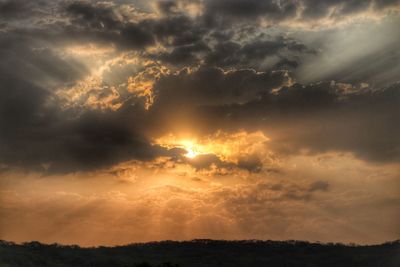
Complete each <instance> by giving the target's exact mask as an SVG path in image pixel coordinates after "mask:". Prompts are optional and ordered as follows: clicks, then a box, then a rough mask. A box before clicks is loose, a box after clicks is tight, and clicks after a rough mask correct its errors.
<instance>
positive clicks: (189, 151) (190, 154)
mask: <svg viewBox="0 0 400 267" xmlns="http://www.w3.org/2000/svg"><path fill="white" fill-rule="evenodd" d="M185 150H186V151H187V153H186V154H185V157H187V158H190V159H193V158H195V157H196V156H197V155H198V153H197V152H195V151H194V150H193V149H191V148H185Z"/></svg>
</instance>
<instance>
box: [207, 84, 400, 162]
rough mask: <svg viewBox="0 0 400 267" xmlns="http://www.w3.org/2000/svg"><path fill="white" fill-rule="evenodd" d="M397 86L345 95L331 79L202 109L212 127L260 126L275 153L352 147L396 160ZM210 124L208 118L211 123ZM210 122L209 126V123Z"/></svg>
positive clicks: (399, 152) (367, 155)
mask: <svg viewBox="0 0 400 267" xmlns="http://www.w3.org/2000/svg"><path fill="white" fill-rule="evenodd" d="M399 89H400V87H399V84H398V83H397V84H394V85H392V86H390V87H388V88H384V89H381V90H377V91H373V90H366V91H365V92H362V91H361V92H357V93H352V94H346V93H344V92H343V91H341V88H340V86H337V85H332V84H330V83H319V84H315V85H308V86H302V85H299V84H296V85H294V86H291V87H286V88H283V89H282V90H281V91H279V92H278V93H277V94H271V93H266V94H265V95H264V96H263V97H261V98H260V99H259V100H256V101H250V102H248V103H246V104H244V105H231V106H225V107H209V108H204V109H203V112H205V114H206V115H205V116H206V117H208V118H216V121H215V126H214V127H220V128H225V129H230V130H235V129H240V128H244V129H253V130H256V129H263V130H264V131H265V134H266V135H267V136H269V137H271V141H270V142H269V143H268V146H269V147H270V148H271V149H273V150H275V151H277V152H279V153H283V154H285V153H287V154H293V153H300V152H301V151H308V152H309V153H324V152H329V151H346V152H352V153H354V154H355V155H356V156H358V157H359V158H362V159H365V160H371V161H376V162H397V161H399V160H400V147H399V143H398V136H399V134H400V127H398V126H397V124H395V123H394V122H395V121H398V120H399V119H400V108H399V103H400V94H399V92H400V90H399ZM210 125H212V123H210ZM210 127H211V126H210Z"/></svg>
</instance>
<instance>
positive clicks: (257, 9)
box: [205, 0, 400, 22]
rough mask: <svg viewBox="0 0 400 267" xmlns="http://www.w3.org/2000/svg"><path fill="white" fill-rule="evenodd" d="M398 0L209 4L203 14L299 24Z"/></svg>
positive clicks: (224, 0)
mask: <svg viewBox="0 0 400 267" xmlns="http://www.w3.org/2000/svg"><path fill="white" fill-rule="evenodd" d="M399 3H400V2H399V1H398V0H390V1H380V0H367V1H357V0H351V1H348V0H340V1H332V0H299V1H296V0H283V1H267V0H208V1H206V4H205V7H206V14H207V15H208V16H210V17H214V18H215V17H220V18H224V19H225V18H228V19H232V18H233V19H246V20H249V19H255V18H264V19H267V20H271V21H275V22H276V21H282V20H288V19H293V17H296V15H298V16H299V18H300V19H301V20H304V21H307V20H313V19H321V18H328V17H330V18H341V17H342V16H346V15H351V14H356V13H358V12H361V11H368V10H369V9H370V8H371V9H372V10H379V9H384V8H388V7H393V6H396V5H398V4H399Z"/></svg>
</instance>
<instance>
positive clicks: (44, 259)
mask: <svg viewBox="0 0 400 267" xmlns="http://www.w3.org/2000/svg"><path fill="white" fill-rule="evenodd" d="M19 266H21V267H31V266H34V267H36V266H50V267H53V266H54V267H56V266H57V267H70V266H71V267H72V266H73V267H80V266H82V267H83V266H84V267H153V266H154V267H159V266H160V267H176V266H179V267H206V266H207V267H214V266H215V267H217V266H234V267H253V266H254V267H258V266H266V267H275V266H279V267H285V266H300V267H301V266H310V267H311V266H324V267H330V266H340V267H346V266H363V267H368V266H371V267H375V266H376V267H378V266H379V267H399V266H400V241H395V242H390V243H384V244H381V245H369V246H358V245H343V244H333V243H329V244H321V243H309V242H304V241H258V240H247V241H218V240H193V241H182V242H178V241H162V242H151V243H140V244H131V245H126V246H117V247H94V248H81V247H79V246H75V245H72V246H63V245H59V244H51V245H46V244H41V243H39V242H30V243H24V244H15V243H12V242H7V241H0V267H19Z"/></svg>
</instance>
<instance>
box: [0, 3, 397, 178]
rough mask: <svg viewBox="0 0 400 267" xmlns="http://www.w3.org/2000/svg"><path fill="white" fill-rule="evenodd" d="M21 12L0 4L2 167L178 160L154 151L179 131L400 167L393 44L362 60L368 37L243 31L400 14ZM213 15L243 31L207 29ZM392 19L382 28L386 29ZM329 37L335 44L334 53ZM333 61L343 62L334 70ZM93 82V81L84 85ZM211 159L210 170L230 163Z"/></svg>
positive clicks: (347, 6)
mask: <svg viewBox="0 0 400 267" xmlns="http://www.w3.org/2000/svg"><path fill="white" fill-rule="evenodd" d="M44 2H46V1H44ZM44 2H40V3H44ZM18 3H19V4H18V5H16V4H15V3H14V2H10V1H1V2H0V12H1V13H2V14H3V16H1V20H2V24H1V25H2V26H1V31H0V44H1V47H2V50H1V51H0V55H1V58H2V61H1V63H0V81H1V85H0V97H1V100H0V101H1V108H0V121H1V123H2V125H5V127H4V128H5V130H2V132H1V133H0V143H1V148H0V149H1V152H2V153H1V156H0V157H1V158H0V160H1V161H2V163H5V164H7V165H14V166H19V167H21V166H23V167H24V168H27V169H30V168H33V169H38V168H39V169H40V168H42V167H41V166H42V165H43V164H46V165H47V164H50V168H49V170H51V171H60V172H69V171H71V172H72V171H77V170H89V169H96V168H104V167H108V166H111V165H114V164H117V163H119V162H121V161H127V160H132V159H137V160H143V161H151V160H154V158H157V157H159V156H170V157H176V156H177V151H174V152H173V151H169V150H168V149H165V148H162V147H159V146H157V145H154V144H152V139H155V138H158V137H160V136H162V135H164V134H166V133H168V132H177V131H181V130H186V131H188V132H194V133H196V134H201V133H206V134H212V133H214V132H216V131H218V130H221V131H223V132H228V133H229V132H235V131H239V130H246V131H249V132H251V131H257V130H262V131H264V133H265V135H266V136H268V137H271V142H270V144H269V145H270V149H271V150H273V151H274V152H276V153H282V154H287V155H289V154H297V153H302V152H304V151H306V152H307V153H323V152H326V151H331V150H334V151H346V152H352V153H354V154H355V155H357V156H358V157H360V158H362V159H365V160H370V161H374V162H394V161H396V160H398V159H399V148H398V145H397V143H396V136H397V135H398V134H399V128H398V127H396V126H393V122H394V121H397V120H398V115H397V114H399V112H398V105H397V102H396V101H398V99H399V96H398V93H397V92H398V83H395V82H396V81H397V76H398V75H397V68H396V67H395V66H397V65H398V64H397V65H396V62H397V61H398V58H397V56H396V53H395V52H393V53H394V54H393V53H392V51H394V50H393V48H394V47H397V46H396V44H397V42H396V41H394V39H396V38H395V37H396V35H395V34H392V33H389V32H388V31H381V28H380V26H376V28H374V33H378V32H379V33H380V35H379V36H380V38H378V39H380V40H381V41H377V42H376V45H371V46H370V47H369V48H368V49H367V48H366V49H364V50H363V49H361V50H363V51H362V53H358V52H356V51H355V50H357V49H358V48H359V47H360V45H357V42H359V41H360V40H362V41H363V42H364V43H369V42H367V41H368V40H369V39H370V38H371V37H370V34H368V32H367V31H366V30H365V29H364V28H363V27H361V28H363V30H362V31H361V33H359V34H358V35H356V37H353V38H348V39H346V40H348V43H347V42H346V41H340V40H342V39H343V38H341V37H342V36H341V35H340V34H339V33H340V31H339V30H338V29H335V30H332V31H324V30H318V29H317V30H316V31H314V32H310V31H308V30H303V32H304V36H303V37H301V36H297V35H295V34H292V33H291V32H290V31H285V30H284V28H281V27H283V26H280V27H272V28H271V27H270V28H268V27H263V26H262V25H263V24H262V22H259V21H253V22H251V23H250V22H243V20H244V19H246V18H249V17H253V18H255V17H257V18H260V19H261V18H263V17H265V16H267V17H269V18H270V19H272V20H274V21H275V22H276V23H278V22H279V21H281V22H283V21H285V20H288V19H290V18H292V17H293V16H294V14H298V13H299V12H300V11H299V10H300V9H299V8H300V7H302V8H304V10H303V11H302V13H301V16H300V18H301V19H307V20H312V19H317V18H321V17H326V16H327V13H326V12H328V11H329V12H330V10H332V9H333V8H336V11H335V12H336V13H340V14H341V16H345V15H346V16H350V15H349V14H353V13H358V12H362V11H363V10H365V9H366V8H367V7H366V6H368V8H369V9H371V8H372V9H373V10H375V11H376V12H378V9H379V10H384V9H390V10H392V9H393V8H396V6H397V5H398V3H397V1H379V2H378V1H369V2H367V4H365V2H364V4H360V3H358V2H357V3H356V2H353V1H346V2H344V1H339V2H334V3H333V2H331V1H319V2H318V3H314V2H312V1H305V0H304V1H296V2H292V1H276V2H274V1H273V2H271V1H268V2H267V1H239V0H237V1H226V0H217V1H212V2H211V1H206V2H205V3H204V6H203V7H204V8H203V9H202V8H199V6H201V4H199V2H196V3H194V2H193V3H192V4H195V6H196V10H197V8H199V10H197V11H199V12H197V11H196V12H195V13H196V15H193V14H192V13H190V12H188V9H187V8H188V5H183V4H182V3H181V2H179V1H178V2H173V1H167V2H162V3H159V4H158V9H159V13H157V12H155V13H150V12H145V11H144V10H140V9H139V8H138V7H135V6H134V5H127V4H124V5H123V4H121V3H119V2H117V3H113V4H110V3H107V2H93V1H55V2H52V4H51V5H40V4H39V2H37V3H36V2H35V3H25V2H23V3H22V2H18ZM46 3H47V2H46ZM50 10H52V12H50ZM200 11H201V12H200ZM379 12H380V11H379ZM382 12H383V11H382ZM336 13H335V14H336ZM210 14H215V15H217V16H216V17H219V16H220V17H224V16H226V17H229V19H233V20H235V21H236V22H237V23H238V24H225V23H222V22H221V23H219V22H218V18H217V21H210V20H209V19H210V18H209V15H210ZM335 16H336V15H335ZM337 16H339V15H337ZM393 16H394V17H393V18H390V19H387V20H386V21H385V20H382V23H383V24H382V25H390V27H391V29H392V28H393V27H394V26H393V25H394V24H395V23H394V22H396V21H397V20H398V19H397V18H396V16H395V15H393ZM27 22H29V23H27ZM260 23H261V24H260ZM26 25H29V27H27V26H26ZM368 25H369V24H368ZM287 27H289V28H290V27H291V26H290V25H289V26H287ZM365 27H367V26H365ZM382 27H383V26H382ZM349 29H350V28H349ZM393 29H394V28H393ZM349 31H350V32H352V31H353V30H349ZM393 32H394V30H393ZM389 35H390V36H392V37H388V36H389ZM315 36H317V37H318V38H314V37H315ZM327 36H329V38H328V40H333V39H334V40H336V41H335V42H331V43H332V44H331V45H327V44H326V43H325V41H321V39H324V38H325V37H327ZM308 37H313V38H308ZM339 37H340V38H339ZM393 38H394V39H393ZM308 39H310V40H311V41H307V40H308ZM339 39H340V40H339ZM312 40H314V41H312ZM315 40H317V41H315ZM77 45H78V46H83V47H89V48H88V49H91V48H90V47H96V48H102V47H103V48H104V47H107V48H110V49H111V50H112V52H108V53H107V55H104V56H103V57H102V56H93V57H92V58H90V60H89V59H87V58H85V60H87V61H85V60H83V56H79V55H74V54H73V53H69V52H68V51H69V50H68V49H70V48H71V47H75V46H77ZM349 47H350V48H349ZM354 47H356V48H354ZM381 48H385V49H386V48H388V49H389V48H390V49H389V50H388V53H389V54H387V56H385V57H382V59H380V60H377V58H376V55H375V56H372V54H375V52H376V51H379V50H381ZM99 51H101V49H99ZM340 51H341V52H342V54H339V52H340ZM325 57H326V58H329V59H330V58H332V57H335V58H337V59H340V60H338V62H337V64H334V66H327V65H326V61H325V60H324V58H325ZM326 58H325V59H326ZM110 62H111V63H110ZM369 62H374V64H368V63H369ZM155 66H156V67H155ZM339 69H341V70H344V71H339ZM344 72H345V73H344ZM345 74H346V75H347V76H346V75H345ZM142 76H143V77H144V76H145V77H144V78H143V79H142V80H141V79H140V77H142ZM300 76H302V77H303V79H300V82H301V83H297V84H294V81H295V79H298V77H300ZM91 77H97V78H98V82H97V83H96V84H91V83H85V81H87V80H88V79H89V78H91ZM135 78H137V79H135ZM331 79H333V80H339V81H340V82H342V83H337V82H336V83H335V82H333V83H331V82H330V80H331ZM138 80H139V82H138ZM321 80H322V81H321ZM326 80H328V82H326ZM383 81H384V82H383ZM310 82H314V83H310ZM343 82H346V83H348V84H344V83H343ZM365 82H369V83H371V84H372V85H373V86H371V87H368V86H367V85H366V84H365ZM81 83H84V84H85V85H87V86H86V87H84V88H83V87H82V86H80V84H81ZM389 84H393V85H391V86H389ZM365 88H369V89H365ZM71 95H72V97H70V96H71ZM65 96H67V97H65ZM68 97H69V98H68ZM66 98H68V99H67V102H68V101H69V102H68V103H67V104H66V103H65V101H66ZM70 102H71V103H70ZM27 148H29V149H28V151H27ZM181 152H182V151H181ZM181 152H180V153H181ZM178 156H179V153H178ZM211 157H212V156H210V158H209V159H208V160H205V162H206V163H207V164H206V163H203V164H205V165H207V166H208V165H210V164H208V163H209V162H210V159H211V161H213V162H217V163H218V164H222V163H221V162H218V160H217V159H215V158H211ZM246 157H247V155H244V157H243V159H241V160H239V161H238V162H236V163H237V166H240V167H241V168H244V169H247V170H249V171H253V172H257V170H259V169H260V167H261V164H260V163H259V162H258V161H257V159H256V158H253V159H251V160H250V159H247V158H246ZM200 165H201V164H200ZM200 165H199V166H200ZM222 165H223V164H222Z"/></svg>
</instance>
